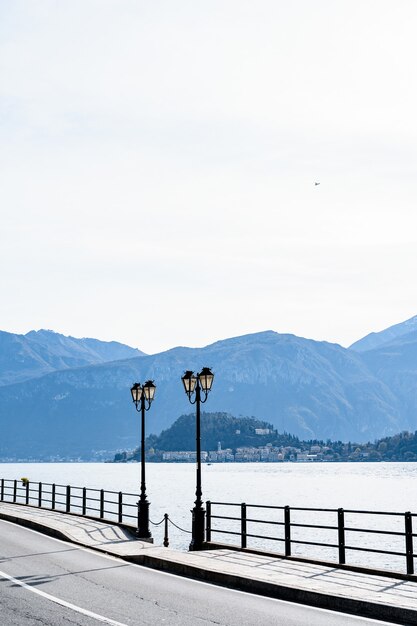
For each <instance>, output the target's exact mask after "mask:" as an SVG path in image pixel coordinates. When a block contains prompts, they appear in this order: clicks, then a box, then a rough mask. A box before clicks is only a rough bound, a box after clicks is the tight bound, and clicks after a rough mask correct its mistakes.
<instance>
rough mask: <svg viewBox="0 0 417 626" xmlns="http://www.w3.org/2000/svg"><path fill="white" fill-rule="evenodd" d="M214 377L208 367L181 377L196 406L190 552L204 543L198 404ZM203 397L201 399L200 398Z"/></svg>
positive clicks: (202, 400) (206, 393)
mask: <svg viewBox="0 0 417 626" xmlns="http://www.w3.org/2000/svg"><path fill="white" fill-rule="evenodd" d="M213 379H214V375H213V373H212V372H211V370H210V369H209V368H208V367H203V369H202V370H201V372H200V373H199V374H197V375H195V374H194V372H191V371H190V370H187V371H186V372H185V373H184V376H183V377H182V383H183V385H184V389H185V393H186V394H187V396H188V399H189V401H190V402H191V404H195V405H196V439H195V440H196V453H197V480H196V483H197V486H196V491H195V495H196V500H195V506H194V508H193V510H192V514H193V519H192V531H191V532H192V535H191V543H190V550H201V549H202V547H203V542H204V516H205V509H204V508H203V501H202V499H201V496H202V491H201V434H200V404H201V403H204V402H205V401H206V400H207V396H208V394H209V391H210V389H211V386H212V384H213ZM202 396H203V397H202Z"/></svg>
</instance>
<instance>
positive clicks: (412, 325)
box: [350, 315, 417, 352]
mask: <svg viewBox="0 0 417 626" xmlns="http://www.w3.org/2000/svg"><path fill="white" fill-rule="evenodd" d="M412 332H417V315H415V316H414V317H411V318H410V319H409V320H406V321H405V322H401V323H399V324H394V326H390V327H389V328H385V330H381V331H380V332H377V333H370V334H369V335H366V337H363V338H362V339H359V340H358V341H355V343H352V345H351V346H350V348H351V349H352V350H356V351H357V352H366V351H367V350H373V349H375V348H379V347H381V346H383V345H384V344H387V343H389V342H391V341H394V340H395V339H397V338H398V337H401V336H402V335H408V334H409V333H412Z"/></svg>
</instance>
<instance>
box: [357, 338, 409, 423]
mask: <svg viewBox="0 0 417 626" xmlns="http://www.w3.org/2000/svg"><path fill="white" fill-rule="evenodd" d="M362 358H363V360H364V362H365V363H366V364H367V367H368V368H369V369H370V370H371V371H372V372H373V373H374V375H375V376H377V377H378V378H379V379H380V380H382V381H384V382H385V384H386V385H387V386H389V387H390V389H391V390H392V392H393V393H394V394H395V396H396V397H397V398H398V402H399V404H400V406H401V412H402V415H403V420H404V424H405V427H406V428H407V429H409V430H416V429H417V330H414V331H412V332H409V333H407V334H404V335H400V336H398V337H397V338H396V339H394V340H392V341H389V342H387V343H385V344H383V345H382V346H381V347H379V348H376V349H374V350H368V351H366V352H364V353H363V354H362Z"/></svg>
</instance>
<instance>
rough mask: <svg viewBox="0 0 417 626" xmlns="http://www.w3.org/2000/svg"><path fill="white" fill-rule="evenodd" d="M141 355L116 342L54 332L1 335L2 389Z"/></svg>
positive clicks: (0, 378) (43, 331)
mask: <svg viewBox="0 0 417 626" xmlns="http://www.w3.org/2000/svg"><path fill="white" fill-rule="evenodd" d="M142 354H143V352H140V350H136V349H135V348H130V347H129V346H125V345H123V344H121V343H117V342H115V341H98V340H97V339H76V338H75V337H66V336H64V335H61V334H59V333H55V332H53V331H51V330H38V331H34V330H32V331H30V332H29V333H27V334H26V335H17V334H14V333H6V332H2V331H0V385H8V384H12V383H15V382H21V381H25V380H28V379H30V378H34V377H38V376H42V375H43V374H46V373H49V372H53V371H56V370H63V369H68V368H73V367H81V366H84V365H95V364H97V363H105V362H108V361H115V360H117V359H126V358H129V357H134V356H140V355H142Z"/></svg>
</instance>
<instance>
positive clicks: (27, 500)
mask: <svg viewBox="0 0 417 626" xmlns="http://www.w3.org/2000/svg"><path fill="white" fill-rule="evenodd" d="M25 486H26V498H25V500H26V504H29V481H27V483H26V485H25Z"/></svg>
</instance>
